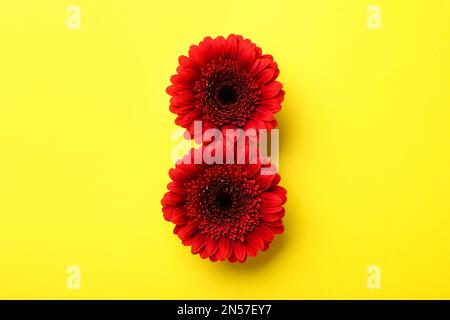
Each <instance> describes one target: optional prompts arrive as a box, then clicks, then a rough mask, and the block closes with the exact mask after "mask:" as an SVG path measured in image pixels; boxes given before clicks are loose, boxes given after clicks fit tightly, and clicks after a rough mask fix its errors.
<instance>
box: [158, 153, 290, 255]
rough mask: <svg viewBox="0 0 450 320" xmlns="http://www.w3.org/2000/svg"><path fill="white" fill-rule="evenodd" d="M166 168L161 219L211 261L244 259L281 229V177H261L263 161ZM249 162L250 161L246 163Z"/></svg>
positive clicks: (283, 195) (181, 164)
mask: <svg viewBox="0 0 450 320" xmlns="http://www.w3.org/2000/svg"><path fill="white" fill-rule="evenodd" d="M193 153H194V151H193V150H192V151H191V153H190V154H189V155H187V156H185V157H184V160H183V161H180V162H178V163H177V164H176V166H175V168H173V169H170V171H169V175H170V177H171V178H172V180H173V181H172V182H170V183H169V184H168V186H167V188H168V189H169V192H167V193H166V194H165V195H164V197H163V199H162V201H161V203H162V206H163V212H164V218H165V219H166V220H167V221H172V222H173V223H174V224H175V225H176V226H175V228H174V233H175V234H177V235H178V236H179V237H180V239H181V240H182V242H183V244H184V245H187V246H191V251H192V253H193V254H199V255H200V257H202V258H203V259H206V258H209V259H210V260H211V261H217V260H227V259H228V261H230V262H236V261H239V262H244V261H245V260H246V259H247V256H256V255H257V252H258V251H259V250H266V249H267V248H268V247H269V244H270V243H271V242H272V240H273V237H274V234H280V233H282V232H283V230H284V227H283V224H282V218H283V216H284V212H285V209H284V208H283V205H284V204H285V203H286V199H287V198H286V190H285V189H284V188H283V187H281V186H279V185H278V183H279V182H280V175H279V174H278V173H274V174H271V175H261V174H260V173H261V166H262V165H261V164H260V163H258V164H209V165H208V164H205V163H202V164H188V163H186V159H188V158H189V157H190V159H192V158H193V157H192V155H193ZM247 162H248V161H247Z"/></svg>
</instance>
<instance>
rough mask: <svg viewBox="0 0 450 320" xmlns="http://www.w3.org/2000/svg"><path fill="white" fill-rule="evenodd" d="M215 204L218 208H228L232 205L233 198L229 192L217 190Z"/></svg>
mask: <svg viewBox="0 0 450 320" xmlns="http://www.w3.org/2000/svg"><path fill="white" fill-rule="evenodd" d="M216 205H217V207H218V208H219V209H222V210H230V209H231V207H232V206H233V199H232V197H231V195H230V194H229V193H226V192H219V193H218V194H217V195H216Z"/></svg>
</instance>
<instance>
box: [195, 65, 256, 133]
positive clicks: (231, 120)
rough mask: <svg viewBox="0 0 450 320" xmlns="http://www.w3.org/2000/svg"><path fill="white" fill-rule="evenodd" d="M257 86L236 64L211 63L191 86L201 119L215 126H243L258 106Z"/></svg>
mask: <svg viewBox="0 0 450 320" xmlns="http://www.w3.org/2000/svg"><path fill="white" fill-rule="evenodd" d="M259 89H260V88H259V85H258V84H257V83H256V82H255V81H254V80H253V78H252V77H251V76H250V75H249V74H248V72H247V71H246V70H241V69H240V68H239V66H238V64H237V62H236V61H231V60H225V61H213V62H211V63H210V64H209V65H208V66H206V67H205V68H203V69H202V76H201V79H199V80H198V81H197V82H196V83H195V86H194V90H195V91H196V92H197V98H198V99H199V104H200V106H201V108H202V111H203V117H204V119H206V120H210V121H211V122H212V123H214V124H215V125H216V126H222V125H227V124H233V125H235V126H238V127H242V126H244V125H245V123H246V122H247V120H248V119H250V118H251V117H252V113H253V110H254V109H255V107H256V106H257V105H258V103H259V96H260V90H259Z"/></svg>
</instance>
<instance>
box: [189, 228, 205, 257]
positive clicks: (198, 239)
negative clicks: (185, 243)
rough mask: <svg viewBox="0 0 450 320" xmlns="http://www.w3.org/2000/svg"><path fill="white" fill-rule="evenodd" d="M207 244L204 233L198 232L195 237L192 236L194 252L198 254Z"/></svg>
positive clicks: (192, 249)
mask: <svg viewBox="0 0 450 320" xmlns="http://www.w3.org/2000/svg"><path fill="white" fill-rule="evenodd" d="M205 244H206V238H205V236H204V235H202V234H200V233H197V234H196V235H195V236H194V238H192V248H191V251H192V253H193V254H196V253H198V252H199V251H200V249H202V248H203V247H204V246H205Z"/></svg>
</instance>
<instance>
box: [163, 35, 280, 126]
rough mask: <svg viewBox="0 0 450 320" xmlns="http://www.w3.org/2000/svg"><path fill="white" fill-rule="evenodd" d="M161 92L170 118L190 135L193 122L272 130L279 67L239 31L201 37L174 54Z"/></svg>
mask: <svg viewBox="0 0 450 320" xmlns="http://www.w3.org/2000/svg"><path fill="white" fill-rule="evenodd" d="M178 61H179V64H180V65H179V67H178V68H177V74H176V75H173V76H172V77H171V82H172V85H171V86H169V87H168V88H167V93H168V94H169V95H171V96H172V98H171V100H170V111H171V112H173V113H175V114H177V115H178V116H177V118H176V120H175V123H176V124H177V125H180V126H182V127H184V128H186V129H188V130H189V132H190V133H191V134H193V131H194V128H193V125H194V121H197V120H199V121H202V125H203V130H207V129H209V128H223V127H224V126H228V127H238V128H244V129H247V128H255V129H268V130H270V129H272V128H274V127H276V125H277V123H276V120H274V114H275V113H277V112H278V111H279V110H280V108H281V102H282V101H283V98H284V91H283V90H282V84H281V83H280V82H278V81H275V80H276V78H277V77H278V74H279V70H278V66H277V63H276V62H275V61H274V60H273V57H272V56H271V55H268V54H265V55H263V54H262V52H261V49H260V48H259V47H257V46H256V45H255V44H254V43H252V42H251V41H250V40H249V39H244V38H243V37H242V36H240V35H233V34H232V35H229V36H228V38H227V39H225V38H224V37H222V36H220V37H217V38H215V39H212V38H211V37H206V38H205V39H204V40H203V41H202V42H200V44H199V45H198V46H196V45H192V46H191V47H190V49H189V57H186V56H180V58H179V59H178Z"/></svg>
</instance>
